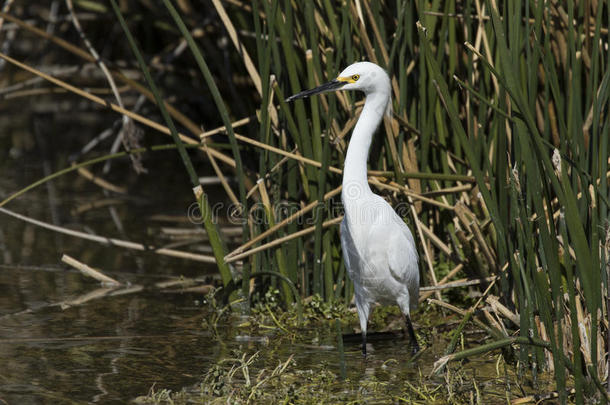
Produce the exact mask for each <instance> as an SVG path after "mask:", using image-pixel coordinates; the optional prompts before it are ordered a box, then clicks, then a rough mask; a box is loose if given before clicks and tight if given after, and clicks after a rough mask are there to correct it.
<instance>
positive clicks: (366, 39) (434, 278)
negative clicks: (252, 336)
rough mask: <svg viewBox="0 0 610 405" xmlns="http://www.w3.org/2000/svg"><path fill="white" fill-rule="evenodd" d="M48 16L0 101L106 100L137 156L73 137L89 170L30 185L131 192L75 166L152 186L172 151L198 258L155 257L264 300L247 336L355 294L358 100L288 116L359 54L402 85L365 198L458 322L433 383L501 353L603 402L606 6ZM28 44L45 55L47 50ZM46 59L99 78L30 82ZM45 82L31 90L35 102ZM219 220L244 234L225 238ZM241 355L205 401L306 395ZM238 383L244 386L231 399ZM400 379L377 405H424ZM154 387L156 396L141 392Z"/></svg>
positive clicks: (14, 37) (10, 70)
mask: <svg viewBox="0 0 610 405" xmlns="http://www.w3.org/2000/svg"><path fill="white" fill-rule="evenodd" d="M22 3H23V4H22ZM73 3H74V4H73ZM53 4H55V6H54V7H51V8H49V9H47V8H45V6H44V5H41V4H37V5H29V4H28V5H27V7H26V3H25V2H20V1H18V0H17V1H15V2H6V5H5V8H4V9H3V11H2V12H1V13H0V18H1V21H2V24H3V27H4V30H3V31H2V35H3V47H2V50H0V52H1V53H0V58H1V59H2V60H3V61H5V62H4V63H3V65H2V69H3V72H2V83H3V84H4V87H5V89H4V90H3V92H2V94H3V97H4V100H5V101H2V103H8V102H9V100H12V99H15V98H19V97H31V96H32V95H33V94H36V95H37V96H38V97H40V98H42V99H45V100H46V99H48V100H52V101H53V100H56V99H57V98H58V97H60V96H61V98H62V100H68V101H69V102H71V103H76V102H77V101H80V99H81V98H82V99H83V100H87V101H88V102H90V103H91V104H90V105H89V104H88V105H89V108H91V109H92V108H93V105H101V106H102V107H103V108H106V109H109V110H113V111H114V112H116V113H119V114H122V115H121V118H120V119H119V120H118V121H117V122H116V125H115V127H114V128H111V130H110V133H111V134H118V135H119V136H120V138H117V139H119V141H120V142H117V143H116V144H117V145H119V144H121V143H122V144H123V145H124V148H125V150H126V151H127V153H117V154H114V155H108V156H101V155H102V152H100V149H96V148H95V144H89V143H88V141H89V138H93V135H87V139H86V140H84V141H83V142H82V145H81V146H82V148H83V149H82V153H80V154H79V155H78V156H77V158H76V159H74V162H75V163H76V162H77V161H78V162H81V164H79V165H77V166H73V167H68V168H66V169H65V170H62V171H58V172H57V173H55V174H53V175H50V176H48V177H46V178H44V179H41V180H40V181H38V182H36V183H34V184H33V185H32V187H35V186H38V185H40V184H43V183H44V182H46V181H48V180H50V179H51V178H54V177H57V176H59V175H65V174H67V173H69V172H72V171H79V173H80V174H81V175H83V176H86V175H87V174H86V173H89V174H90V177H89V178H91V179H93V181H96V184H98V185H100V186H101V187H105V188H106V189H108V190H110V192H114V193H125V192H127V191H126V190H125V187H122V185H119V186H115V185H113V184H111V183H109V182H107V181H105V180H103V177H105V174H104V173H105V172H102V171H101V170H99V171H98V170H97V166H94V167H93V168H91V167H89V169H87V167H88V166H92V165H94V164H95V163H99V162H101V161H105V160H112V159H119V158H121V157H123V156H125V155H129V156H130V158H131V162H132V166H133V168H134V170H135V171H136V172H143V171H145V170H146V154H147V153H151V151H152V150H153V149H154V148H176V149H177V150H178V152H179V155H180V158H181V160H182V162H183V164H184V168H185V170H186V174H185V175H182V176H180V175H174V176H173V181H182V182H183V183H184V187H185V188H193V191H194V193H195V199H194V200H195V201H196V202H197V208H198V212H199V214H200V215H199V217H197V218H192V217H191V220H193V221H194V222H195V220H196V222H199V223H202V224H203V225H204V227H205V230H206V233H207V237H208V238H209V243H210V245H211V255H200V254H193V253H192V252H183V251H180V252H177V251H176V250H174V249H155V250H156V252H157V253H159V254H167V255H173V256H179V257H184V258H187V259H188V258H190V259H194V260H199V261H204V262H208V263H215V265H216V266H217V269H218V275H219V276H220V279H221V283H219V284H221V285H222V287H223V291H224V295H225V297H226V299H228V300H230V301H232V302H240V303H243V304H245V305H235V306H234V309H239V310H241V311H244V312H248V311H250V310H251V308H253V307H254V308H255V310H254V314H255V315H254V317H253V318H252V319H256V314H257V313H258V314H259V315H260V314H262V313H265V311H267V312H268V313H269V314H271V316H272V318H273V319H274V320H275V323H277V325H281V326H282V327H283V328H286V329H295V328H298V327H299V325H300V324H301V322H300V321H301V319H300V317H301V316H302V315H303V314H302V312H301V311H305V312H306V314H305V315H307V308H309V306H310V305H311V302H314V303H316V302H318V303H323V305H324V308H327V309H328V308H330V309H328V311H329V312H328V317H330V318H342V319H343V317H344V316H345V313H344V312H343V310H341V309H340V308H341V305H346V303H349V302H350V301H351V298H352V294H353V287H352V285H351V282H350V281H349V279H348V278H347V275H346V271H345V267H344V264H343V261H342V258H341V254H340V248H339V235H338V227H337V226H336V225H337V224H338V223H339V221H340V219H341V206H340V201H339V193H340V188H338V187H337V186H338V185H339V183H340V181H339V175H340V173H341V168H342V162H343V157H344V153H345V150H346V147H347V144H348V142H349V133H350V132H351V130H352V128H353V126H354V124H355V122H356V118H357V116H358V114H359V112H360V110H361V108H362V103H361V100H360V96H359V95H357V94H339V95H337V97H328V98H326V97H321V98H319V99H317V98H315V99H311V100H305V101H303V100H298V101H296V102H295V103H294V105H292V104H291V105H287V104H286V103H285V101H284V100H285V97H286V96H288V95H290V94H293V93H296V92H298V91H300V90H302V89H304V88H310V87H313V86H315V85H317V84H320V83H322V82H324V81H326V80H328V79H332V78H334V77H335V75H336V74H337V73H338V72H339V71H340V70H341V69H342V68H343V67H345V66H347V65H349V64H351V63H352V62H354V61H358V60H370V61H372V62H375V63H377V64H379V65H381V66H382V67H384V68H385V69H386V70H387V71H388V73H389V74H390V77H391V78H392V89H393V105H392V107H393V113H392V116H391V117H389V118H388V119H387V120H386V122H384V125H383V128H381V129H380V130H379V133H378V135H377V137H376V140H375V142H374V146H373V150H372V151H371V155H370V158H369V162H370V169H371V170H370V173H369V175H370V176H369V182H370V184H371V187H372V188H374V189H375V190H376V192H378V193H381V194H383V195H384V197H386V198H387V199H388V200H390V201H391V202H392V204H393V206H394V207H395V209H396V210H397V212H398V213H399V214H400V215H401V216H403V218H404V219H405V221H406V222H407V223H408V224H409V225H410V227H411V229H412V230H413V234H414V235H415V238H416V239H417V243H418V250H419V253H420V258H421V259H420V263H421V274H422V279H423V283H422V284H423V285H425V286H428V287H429V288H427V289H423V290H422V295H421V297H420V301H421V302H424V301H425V302H428V303H430V304H429V305H431V304H434V305H435V306H439V307H441V308H444V310H445V311H451V312H452V313H457V314H459V315H460V316H461V321H460V323H459V324H458V326H457V332H456V333H455V334H454V335H453V338H451V339H450V340H449V342H448V343H447V350H446V351H445V353H439V355H438V356H437V357H436V358H434V359H433V360H434V361H436V364H435V367H434V370H433V371H434V372H435V373H437V374H439V375H442V374H443V373H445V378H451V377H450V376H449V373H451V363H450V362H451V361H452V360H453V361H457V360H460V359H464V358H465V357H468V356H473V355H474V356H482V355H485V354H484V353H486V352H487V351H491V350H496V349H503V351H502V354H503V355H505V358H504V359H503V360H502V362H510V363H511V367H512V365H515V367H517V369H518V370H517V373H518V374H522V373H529V374H530V375H532V376H534V377H533V378H537V377H536V376H538V375H540V374H541V373H543V372H547V371H548V372H550V373H551V374H552V376H553V378H554V383H555V388H554V390H555V391H556V393H555V394H554V395H556V396H557V398H558V400H559V401H560V402H562V403H565V402H567V401H568V396H569V395H570V392H573V393H574V394H573V397H570V399H571V400H573V401H574V402H576V403H584V402H585V400H586V399H591V400H596V401H599V402H602V403H607V401H608V391H607V390H606V388H605V385H606V384H609V386H610V380H609V379H608V373H609V365H608V362H609V361H610V360H609V357H608V340H609V339H610V334H609V332H608V306H609V305H610V301H608V288H607V286H608V281H609V280H608V275H609V273H610V225H609V219H610V218H609V215H608V214H609V200H610V192H609V188H608V185H609V179H610V171H609V164H610V162H609V160H610V159H609V156H610V151H609V148H608V143H609V140H610V136H609V132H610V116H609V114H608V102H609V97H608V96H609V92H610V86H609V81H610V69H608V68H609V66H610V53H609V52H608V47H609V45H608V42H609V41H608V29H609V28H610V8H609V7H610V6H609V5H608V4H607V3H606V2H602V1H578V2H576V1H566V2H554V1H546V2H545V1H525V2H521V1H513V2H499V1H496V0H487V1H483V0H481V1H479V0H464V1H447V2H440V1H436V0H434V1H417V0H397V1H396V2H390V1H380V2H376V1H368V0H355V1H335V0H315V1H307V2H297V1H290V0H274V1H268V0H256V1H252V2H246V1H240V0H226V1H225V0H211V1H206V2H203V4H194V2H191V1H189V0H184V1H177V2H173V1H171V0H163V2H162V3H160V2H159V3H158V4H157V3H155V4H154V5H153V4H152V3H151V2H148V1H144V0H130V1H126V0H124V1H115V0H110V2H108V3H106V2H100V3H94V2H89V1H85V0H73V1H72V0H66V1H65V2H54V3H53ZM62 7H64V9H63V10H62ZM58 10H59V11H58ZM58 13H60V15H63V16H65V17H66V18H65V19H58ZM61 13H63V14H61ZM56 24H57V28H55V25H56ZM45 25H46V26H47V28H49V26H51V25H53V27H54V28H53V29H46V30H45V29H44V27H45ZM54 31H55V33H52V32H54ZM37 41H38V42H41V43H43V45H41V44H40V43H37ZM41 46H44V47H48V48H49V49H50V51H49V52H45V53H44V54H43V53H42V52H41V51H42V49H41ZM32 49H33V50H34V51H35V52H32ZM58 61H61V62H62V63H66V64H70V65H75V66H82V67H83V70H82V71H83V72H84V71H86V70H85V68H87V69H91V70H93V71H95V72H102V73H101V74H96V75H93V74H90V75H86V74H79V75H75V76H72V75H71V74H70V73H67V74H66V73H65V72H62V71H61V69H60V70H57V69H56V70H55V71H53V69H46V70H49V72H47V73H45V72H43V70H45V69H43V68H42V67H44V66H45V65H49V66H50V65H52V64H53V63H58ZM92 64H93V65H94V66H91V65H92ZM37 65H39V66H37ZM40 65H41V66H42V67H41V66H40ZM41 79H42V80H44V83H46V84H45V85H44V86H42V87H41V88H32V89H30V88H29V87H31V86H39V85H40V83H41V81H40V80H41ZM9 85H10V86H9ZM73 86H74V87H73ZM100 88H102V89H101V90H100ZM107 88H112V96H109V95H108V94H107V93H108V92H107V91H106V89H107ZM29 90H36V91H30V92H28V91H29ZM66 91H67V92H69V93H72V94H73V95H70V96H68V95H63V93H64V92H66ZM56 93H62V95H59V94H56ZM96 93H98V94H100V95H96ZM102 96H103V97H102ZM96 108H99V107H96ZM96 111H97V112H98V113H100V114H101V113H102V112H101V111H100V110H99V109H98V110H96ZM157 132H158V133H163V134H165V135H172V137H173V142H174V144H173V145H170V146H157V144H158V143H159V141H158V139H162V138H159V137H158V136H157V135H156V133H157ZM152 139H154V140H156V141H152ZM187 146H188V147H187ZM96 150H97V152H94V151H96ZM94 157H95V158H94ZM201 160H205V161H206V162H208V163H209V165H207V166H206V170H209V171H212V172H213V173H214V177H215V178H216V181H218V182H219V183H220V184H221V185H222V187H223V190H224V194H225V195H224V196H223V198H222V201H223V204H222V205H216V206H213V205H212V204H211V201H212V197H211V196H210V195H209V194H208V193H207V192H206V186H205V185H202V184H201V183H202V182H201V179H200V178H199V176H200V175H201V174H200V173H197V170H196V168H195V167H196V165H194V164H193V161H201ZM89 170H94V171H95V173H96V175H91V172H89ZM118 181H121V180H120V179H119V180H118ZM162 187H163V186H162V185H160V188H162ZM30 188H31V187H30ZM30 188H27V189H25V190H22V191H19V192H15V193H14V194H13V195H12V196H8V197H7V198H5V199H4V200H3V201H0V210H2V213H4V214H8V213H11V211H8V209H7V208H5V206H8V207H10V201H11V200H12V199H14V198H17V197H18V196H20V195H22V194H23V193H24V192H27V190H29V189H30ZM215 199H217V198H216V197H215ZM219 207H220V209H218V208H219ZM185 211H186V207H185ZM189 214H190V212H189ZM227 223H232V224H237V225H238V226H239V230H240V231H239V233H238V235H237V240H236V238H235V237H231V236H229V235H228V231H227V230H226V229H225V228H226V227H225V225H226V224H227ZM75 236H78V235H75ZM100 239H102V242H105V243H108V241H107V240H104V239H103V238H100ZM98 242H99V241H98ZM118 242H121V243H118ZM113 244H114V245H115V246H123V247H127V248H131V249H138V250H147V249H148V250H151V249H150V247H148V246H147V245H144V244H142V245H140V246H139V247H137V246H135V245H134V244H131V245H130V244H129V243H127V242H125V241H117V240H113ZM464 286H469V288H470V289H471V290H473V289H475V288H476V289H478V291H477V293H476V294H472V296H470V297H467V296H466V294H465V293H463V291H464V290H463V289H460V290H459V291H460V292H459V293H458V292H454V291H452V292H451V293H449V294H445V293H442V290H443V289H446V288H451V287H464ZM269 288H273V289H277V290H278V291H279V297H276V298H277V304H278V307H277V308H271V307H268V306H269V303H268V302H266V301H264V300H263V301H260V302H266V303H265V304H264V305H267V307H266V308H258V309H257V307H256V305H261V304H252V302H250V297H251V296H252V295H256V294H259V295H260V294H263V295H264V294H265V292H266V291H268V290H269ZM312 297H315V298H312ZM304 302H305V305H303V303H304ZM321 305H322V304H321ZM333 305H336V307H333ZM303 306H304V307H305V309H303V308H302V307H303ZM280 307H281V308H284V309H286V310H287V311H286V312H285V313H286V314H295V315H294V316H295V322H294V324H293V323H291V322H288V321H287V319H279V318H278V317H281V316H284V315H280V314H281V313H282V312H281V311H279V308H280ZM297 308H300V309H297ZM257 311H258V312H257ZM293 311H296V313H295V312H293ZM309 315H311V314H309ZM286 316H287V315H286ZM325 316H326V315H325ZM425 316H426V315H425V314H422V315H421V318H422V319H421V322H422V323H425V322H426V321H425V320H424V318H425ZM305 318H306V319H308V317H307V316H305ZM416 322H420V320H419V319H418V318H417V317H416ZM473 325H474V326H476V327H477V328H479V329H481V330H483V331H484V333H485V339H479V340H480V341H481V343H480V344H479V345H474V347H471V348H470V350H472V351H462V350H461V349H460V350H458V352H457V353H455V351H456V349H457V348H459V347H460V345H459V339H460V336H461V332H462V331H463V330H466V329H467V328H469V327H471V326H473ZM278 327H279V326H278ZM477 346H478V347H477ZM254 353H255V351H243V352H241V353H238V354H236V355H234V356H232V358H233V360H230V361H229V360H228V359H227V360H226V361H223V360H221V361H220V363H219V364H218V365H216V366H215V367H214V368H212V369H211V370H210V373H212V374H209V373H208V375H207V376H206V377H205V378H206V380H205V381H207V382H205V381H204V387H203V388H202V390H201V392H202V395H216V391H218V395H220V396H222V395H225V394H226V393H227V392H229V391H230V392H231V393H234V395H236V398H237V397H239V398H240V399H241V400H243V401H247V400H248V398H250V396H251V395H252V396H256V395H259V394H260V393H259V394H257V392H258V391H256V389H255V388H256V387H262V386H266V387H273V389H274V390H275V392H277V393H284V394H285V395H284V394H278V396H277V397H276V398H278V399H279V398H280V397H284V396H288V395H289V394H288V392H291V394H290V395H292V394H294V395H297V394H298V392H296V391H294V390H295V388H294V387H293V386H292V385H291V384H293V383H292V382H291V381H294V379H303V378H305V377H303V376H299V371H294V369H293V367H292V364H293V359H291V358H290V356H286V357H285V358H282V359H281V360H279V362H277V363H276V364H275V366H269V365H268V364H266V365H264V366H262V368H261V370H262V369H265V370H266V371H265V372H262V371H261V372H260V373H258V374H256V373H250V374H249V375H251V378H250V379H249V380H248V379H247V378H246V377H244V376H245V375H246V374H248V371H247V369H248V367H249V366H250V364H253V363H256V361H258V360H257V357H256V356H255V355H254ZM493 353H498V352H497V351H496V352H493ZM443 355H444V357H441V356H443ZM503 364H504V363H503ZM507 367H508V366H507ZM327 373H331V372H330V371H328V370H326V371H324V372H322V373H318V374H317V375H316V376H315V378H316V379H320V380H316V384H322V385H324V384H326V383H328V384H331V385H332V384H333V380H334V379H335V377H336V376H334V375H331V374H327ZM235 376H242V377H244V378H246V382H247V383H244V381H243V380H239V384H238V385H234V384H235V381H237V380H235ZM242 377H239V378H240V379H241V378H242ZM387 377H388V378H389V376H387ZM388 381H389V380H387V381H380V382H379V384H380V385H379V386H378V387H382V386H384V384H389V382H388ZM402 383H403V385H400V387H399V388H398V391H397V392H396V393H395V394H394V393H393V394H392V395H396V396H392V397H391V400H394V401H400V400H401V399H402V398H403V396H405V397H404V398H413V399H414V400H415V398H416V397H417V396H418V395H420V396H421V395H430V396H431V397H433V396H434V395H435V393H436V392H437V391H436V388H434V387H429V388H426V387H427V386H426V383H423V385H422V387H421V389H422V390H423V389H425V390H428V391H425V392H424V393H423V394H422V393H421V392H420V391H419V390H420V388H417V390H416V392H415V391H413V392H411V391H409V390H410V389H411V388H409V387H408V385H407V383H406V382H404V381H403V382H402ZM354 384H357V382H354ZM360 384H362V382H360ZM408 384H414V383H413V381H411V382H409V383H408ZM449 386H451V384H449ZM225 389H226V390H229V391H223V390H225ZM267 389H268V388H267ZM329 389H331V390H332V387H330V386H329ZM360 389H363V388H362V387H361V386H360V387H359V388H357V389H356V388H354V390H356V391H357V390H360ZM374 389H376V388H373V390H374ZM210 390H211V391H210ZM290 390H292V391H290ZM572 390H573V391H572ZM297 391H298V390H297ZM475 391H476V388H475ZM166 394H167V392H164V391H155V392H154V394H151V398H155V400H159V401H161V399H163V398H165V397H164V395H166ZM260 395H265V394H264V393H263V394H260ZM295 398H296V397H295ZM167 399H168V400H176V401H177V398H176V397H172V396H168V397H167ZM259 399H261V400H264V399H265V398H263V397H260V398H259ZM467 399H468V401H470V399H469V398H467ZM356 400H357V398H356ZM420 400H422V401H424V402H425V401H426V399H423V398H420Z"/></svg>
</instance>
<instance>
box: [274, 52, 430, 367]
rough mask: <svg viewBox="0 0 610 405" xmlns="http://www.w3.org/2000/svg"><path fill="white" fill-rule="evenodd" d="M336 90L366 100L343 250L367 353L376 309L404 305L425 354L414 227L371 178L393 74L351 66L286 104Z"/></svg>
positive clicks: (351, 171)
mask: <svg viewBox="0 0 610 405" xmlns="http://www.w3.org/2000/svg"><path fill="white" fill-rule="evenodd" d="M333 90H361V91H363V92H364V94H365V96H366V101H365V103H364V108H363V109H362V114H361V115H360V118H359V119H358V122H357V123H356V127H355V128H354V131H353V133H352V138H351V140H350V143H349V146H348V148H347V155H346V156H345V166H344V169H343V190H342V192H341V199H342V201H343V208H344V211H345V217H344V219H343V221H342V222H341V247H342V250H343V257H344V260H345V265H346V267H347V271H348V274H349V276H350V278H351V279H352V281H353V282H354V289H355V295H356V307H357V309H358V317H359V319H360V328H361V330H362V353H363V354H364V355H366V330H367V322H368V318H369V313H370V310H371V305H373V304H374V303H375V302H378V303H380V304H398V306H399V307H400V310H401V312H402V313H403V314H404V315H405V320H406V327H407V332H408V333H409V337H410V339H411V345H412V348H413V352H414V353H415V352H417V351H418V350H419V346H418V344H417V339H416V337H415V332H414V330H413V325H412V323H411V316H410V312H411V310H413V309H415V308H416V307H417V300H418V298H419V266H418V256H417V250H416V248H415V241H414V240H413V235H412V234H411V231H410V230H409V227H408V226H407V225H406V224H405V223H404V221H403V220H402V219H401V218H400V217H399V216H398V215H397V214H396V212H394V210H393V209H392V207H391V206H390V204H388V203H387V202H386V201H385V200H384V199H383V198H382V197H380V196H378V195H376V194H373V192H372V191H371V188H370V187H369V184H368V179H367V160H368V153H369V148H370V146H371V141H372V138H373V134H374V133H375V130H376V129H377V127H378V126H379V123H380V121H381V119H382V118H383V115H384V114H386V113H389V112H390V111H391V106H390V99H391V87H390V78H389V77H388V75H387V73H386V72H385V71H384V70H383V69H382V68H380V67H379V66H377V65H376V64H374V63H370V62H358V63H354V64H352V65H350V66H348V67H347V68H346V69H345V70H344V71H343V72H341V74H340V75H339V76H338V77H337V78H336V79H334V80H332V81H330V82H328V83H326V84H323V85H321V86H318V87H316V88H314V89H311V90H306V91H303V92H301V93H298V94H295V95H293V96H291V97H289V98H288V99H286V101H292V100H294V99H297V98H303V97H309V96H311V95H314V94H319V93H324V92H328V91H333Z"/></svg>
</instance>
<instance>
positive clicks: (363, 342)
mask: <svg viewBox="0 0 610 405" xmlns="http://www.w3.org/2000/svg"><path fill="white" fill-rule="evenodd" d="M362 355H363V356H365V357H366V332H364V331H363V332H362Z"/></svg>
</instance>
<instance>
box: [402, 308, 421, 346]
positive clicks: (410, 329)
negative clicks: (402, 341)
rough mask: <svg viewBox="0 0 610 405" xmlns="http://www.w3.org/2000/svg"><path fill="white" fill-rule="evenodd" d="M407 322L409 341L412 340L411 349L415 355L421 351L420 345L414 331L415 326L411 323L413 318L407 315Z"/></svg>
mask: <svg viewBox="0 0 610 405" xmlns="http://www.w3.org/2000/svg"><path fill="white" fill-rule="evenodd" d="M405 318H406V321H407V332H408V333H409V339H410V340H411V348H412V351H413V354H415V353H417V352H418V351H419V345H418V344H417V338H416V337H415V331H414V330H413V324H412V323H411V317H410V316H409V315H405Z"/></svg>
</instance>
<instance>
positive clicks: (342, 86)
mask: <svg viewBox="0 0 610 405" xmlns="http://www.w3.org/2000/svg"><path fill="white" fill-rule="evenodd" d="M335 90H361V91H363V92H364V93H365V94H366V95H369V94H371V93H383V94H386V95H387V96H388V97H389V96H390V78H389V77H388V74H387V73H386V72H385V70H383V69H382V68H380V67H379V66H377V65H376V64H374V63H371V62H356V63H353V64H351V65H349V66H348V67H347V68H345V70H343V72H341V73H340V74H339V76H337V78H336V79H334V80H331V81H330V82H328V83H324V84H323V85H321V86H318V87H316V88H313V89H311V90H305V91H302V92H300V93H297V94H295V95H293V96H290V97H288V98H287V99H286V101H288V102H290V101H292V100H295V99H297V98H305V97H309V96H312V95H314V94H320V93H326V92H329V91H335Z"/></svg>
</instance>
